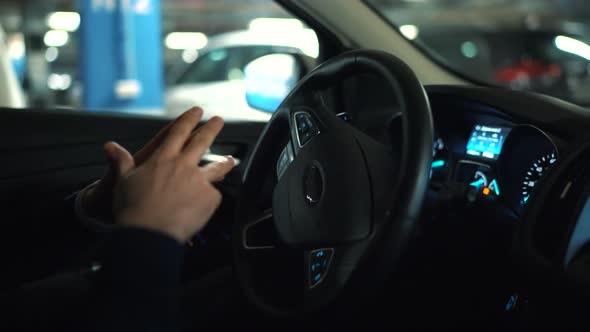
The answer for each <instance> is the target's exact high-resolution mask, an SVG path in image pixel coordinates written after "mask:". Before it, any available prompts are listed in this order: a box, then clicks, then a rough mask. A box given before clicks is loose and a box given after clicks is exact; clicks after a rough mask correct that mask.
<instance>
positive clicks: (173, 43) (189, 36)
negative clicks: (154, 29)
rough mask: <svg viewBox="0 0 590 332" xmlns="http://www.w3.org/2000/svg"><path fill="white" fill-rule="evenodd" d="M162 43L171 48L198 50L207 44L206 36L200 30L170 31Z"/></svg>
mask: <svg viewBox="0 0 590 332" xmlns="http://www.w3.org/2000/svg"><path fill="white" fill-rule="evenodd" d="M164 43H165V44H166V47H168V48H169V49H173V50H188V49H191V50H198V49H201V48H203V47H205V46H206V45H207V36H205V34H203V33H200V32H171V33H169V34H168V35H167V36H166V39H165V41H164Z"/></svg>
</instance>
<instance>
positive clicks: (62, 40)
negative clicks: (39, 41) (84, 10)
mask: <svg viewBox="0 0 590 332" xmlns="http://www.w3.org/2000/svg"><path fill="white" fill-rule="evenodd" d="M69 39H70V36H69V34H68V32H67V31H64V30H49V31H47V32H46V33H45V36H44V37H43V42H44V43H45V45H47V46H54V47H60V46H64V45H65V44H67V43H68V40H69Z"/></svg>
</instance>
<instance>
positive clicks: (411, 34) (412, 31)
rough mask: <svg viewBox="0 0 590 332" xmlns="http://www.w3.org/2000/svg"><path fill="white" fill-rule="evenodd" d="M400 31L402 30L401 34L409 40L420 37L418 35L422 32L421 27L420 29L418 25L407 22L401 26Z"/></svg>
mask: <svg viewBox="0 0 590 332" xmlns="http://www.w3.org/2000/svg"><path fill="white" fill-rule="evenodd" d="M399 32H401V34H402V35H404V37H406V38H408V39H409V40H414V39H416V38H418V35H419V34H420V29H418V27H417V26H415V25H413V24H407V25H402V26H401V27H399Z"/></svg>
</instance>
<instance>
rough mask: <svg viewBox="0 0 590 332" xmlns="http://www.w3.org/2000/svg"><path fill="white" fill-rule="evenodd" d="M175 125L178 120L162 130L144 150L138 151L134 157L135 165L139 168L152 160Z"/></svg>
mask: <svg viewBox="0 0 590 332" xmlns="http://www.w3.org/2000/svg"><path fill="white" fill-rule="evenodd" d="M175 123H176V120H174V121H171V122H170V123H168V124H167V125H166V126H165V127H164V128H162V129H160V131H159V132H158V133H157V134H156V136H154V137H153V138H152V139H151V140H150V141H149V142H148V143H147V144H146V145H145V146H144V147H143V148H141V150H139V151H137V152H136V153H135V155H133V158H134V159H135V163H136V164H137V165H138V166H139V165H141V164H143V163H144V162H145V161H146V160H148V159H149V158H150V156H151V155H152V153H153V152H154V151H155V150H156V149H157V148H158V147H159V146H160V144H162V141H164V139H165V138H166V136H167V135H168V132H169V131H170V127H172V126H173V125H174V124H175Z"/></svg>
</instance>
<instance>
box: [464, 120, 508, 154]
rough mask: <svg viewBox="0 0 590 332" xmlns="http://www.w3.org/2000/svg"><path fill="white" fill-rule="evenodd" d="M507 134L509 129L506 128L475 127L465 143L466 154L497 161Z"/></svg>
mask: <svg viewBox="0 0 590 332" xmlns="http://www.w3.org/2000/svg"><path fill="white" fill-rule="evenodd" d="M509 132H510V128H507V127H493V126H484V125H475V127H473V130H472V131H471V136H469V141H468V142H467V154H468V155H471V156H477V157H482V158H487V159H494V160H495V159H498V157H499V156H500V152H501V151H502V145H503V144H504V141H505V140H506V136H508V133H509Z"/></svg>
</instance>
